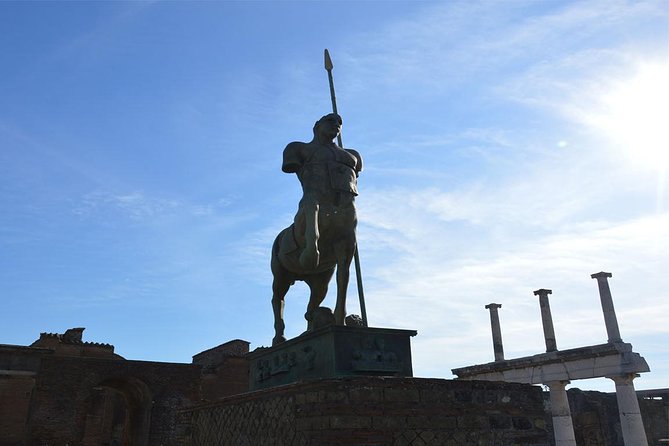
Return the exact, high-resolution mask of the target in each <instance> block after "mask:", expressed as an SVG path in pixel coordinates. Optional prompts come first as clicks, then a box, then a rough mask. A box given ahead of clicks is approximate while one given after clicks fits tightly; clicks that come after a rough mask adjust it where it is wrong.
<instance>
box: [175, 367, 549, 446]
mask: <svg viewBox="0 0 669 446" xmlns="http://www.w3.org/2000/svg"><path fill="white" fill-rule="evenodd" d="M180 418H181V421H180V423H181V425H180V429H181V432H182V438H181V439H180V444H183V445H190V446H205V445H206V446H208V445H212V444H216V445H234V446H236V445H270V444H271V445H275V446H280V445H286V446H287V445H291V446H292V445H295V446H300V445H313V446H316V445H317V446H328V445H333V446H334V445H357V446H363V445H366V446H372V445H379V446H380V445H383V446H388V445H397V446H408V445H412V446H418V445H453V446H456V445H457V446H463V445H481V444H484V445H498V446H506V445H509V446H510V445H519V444H522V445H525V446H533V445H534V446H539V445H549V444H550V441H551V440H550V434H549V431H548V428H547V418H546V413H545V411H544V404H543V398H542V394H541V389H540V388H538V387H533V386H529V385H524V384H511V383H494V382H482V381H452V380H442V379H420V378H379V377H355V378H342V379H328V380H320V381H312V382H303V383H298V384H291V385H287V386H281V387H277V388H273V389H267V390H262V391H258V392H252V393H247V394H244V395H238V396H234V397H230V398H226V399H223V400H221V401H219V402H217V403H210V404H205V405H200V406H197V407H194V408H189V409H186V410H183V411H182V412H181V417H180Z"/></svg>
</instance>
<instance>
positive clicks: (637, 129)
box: [0, 0, 669, 391]
mask: <svg viewBox="0 0 669 446" xmlns="http://www.w3.org/2000/svg"><path fill="white" fill-rule="evenodd" d="M0 29H2V32H1V33H0V54H2V56H1V58H0V60H2V69H1V70H0V207H1V208H2V212H1V213H0V295H1V296H2V299H3V311H2V313H1V314H0V342H2V343H6V344H23V345H25V344H29V343H31V342H32V341H34V340H35V339H36V338H37V337H38V335H39V333H40V332H43V331H47V332H61V333H62V332H63V331H64V330H65V329H67V328H69V327H75V326H83V327H86V328H87V330H86V332H85V335H84V336H85V339H87V340H90V341H97V342H108V343H112V344H114V345H115V346H116V351H117V352H118V353H119V354H121V355H123V356H124V357H126V358H128V359H146V360H157V361H170V362H190V359H191V356H192V355H194V354H196V353H198V352H200V351H202V350H204V349H207V348H210V347H212V346H215V345H218V344H220V343H222V342H225V341H228V340H230V339H235V338H241V339H245V340H248V341H250V342H251V343H252V348H255V347H258V346H261V345H268V344H269V343H270V342H271V338H272V336H273V331H272V314H271V306H270V298H271V295H270V294H271V290H270V285H271V274H270V271H269V250H270V247H271V244H272V241H273V238H274V236H275V235H276V233H278V231H279V230H280V229H281V228H283V227H285V226H287V225H288V224H290V222H291V220H292V216H293V214H294V212H295V210H296V207H297V201H298V200H299V197H300V188H299V183H298V181H297V179H296V178H295V177H294V175H286V174H284V173H282V172H281V170H280V165H281V153H282V150H283V148H284V147H285V145H286V144H287V143H288V142H290V141H294V140H301V141H306V140H309V139H310V138H311V127H312V125H313V122H314V121H315V120H316V119H318V118H319V117H320V116H322V115H323V114H326V113H328V112H329V110H330V98H329V92H328V85H327V76H326V72H325V70H324V69H323V60H322V58H323V49H324V48H329V50H330V52H331V54H332V57H333V61H334V65H335V68H334V75H335V84H336V87H337V97H338V105H339V111H340V113H341V114H342V116H343V119H344V128H343V141H344V145H345V146H347V147H352V148H356V149H357V150H358V151H360V152H361V153H362V155H363V157H364V159H365V171H364V172H363V173H362V175H361V177H360V180H359V189H360V196H359V198H358V201H357V203H358V212H359V219H360V223H359V228H358V237H359V247H360V256H361V261H362V267H363V276H364V281H365V290H366V297H367V311H368V315H369V320H370V324H371V325H372V326H384V327H397V328H407V329H416V330H418V332H419V335H418V336H417V337H416V338H414V339H413V352H414V372H415V374H416V375H417V376H429V377H446V378H449V377H451V376H452V375H451V373H450V369H451V368H455V367H461V366H466V365H471V364H476V363H483V362H488V361H490V360H492V359H493V353H492V345H491V344H492V343H491V339H490V328H489V318H488V313H487V310H485V309H484V305H486V304H488V303H490V302H497V303H501V304H502V305H503V307H502V309H501V310H500V318H501V323H502V334H503V339H504V344H505V353H506V357H507V358H513V357H519V356H524V355H530V354H535V353H539V352H542V351H544V349H545V347H544V341H543V335H542V329H541V323H540V317H539V308H538V299H537V298H536V297H535V296H533V294H532V291H533V290H536V289H538V288H551V289H552V290H553V295H552V297H551V307H552V312H553V319H554V325H555V330H556V337H557V344H558V348H561V349H565V348H573V347H579V346H583V345H589V344H598V343H603V342H605V341H606V331H605V328H604V323H603V316H602V312H601V308H600V306H599V297H598V292H597V286H596V282H595V281H594V280H592V279H590V274H592V273H595V272H598V271H601V270H604V271H610V272H612V273H613V278H612V279H611V281H610V284H611V289H612V292H613V298H614V303H615V306H616V309H617V313H618V320H619V324H620V329H621V334H622V337H623V339H624V340H625V341H627V342H631V343H632V344H633V345H634V347H635V351H637V352H639V353H641V354H642V355H643V356H644V357H645V358H646V359H647V361H648V362H649V364H650V366H651V369H652V372H651V373H649V374H644V375H643V376H642V377H641V378H639V379H637V380H636V382H635V384H636V387H637V388H638V389H644V388H658V387H667V385H668V382H669V355H668V353H669V347H668V345H669V343H668V342H667V341H668V340H669V339H668V335H669V324H667V323H666V315H667V314H669V296H668V294H667V293H668V291H667V290H669V274H667V269H668V266H669V199H668V198H667V196H668V195H669V186H668V185H667V182H666V173H667V168H668V167H669V138H668V136H667V128H668V125H667V124H668V122H667V119H668V117H669V110H668V105H667V104H669V91H668V90H669V87H668V83H667V81H666V79H669V3H667V2H665V1H658V2H632V1H630V2H626V1H588V2H563V1H560V2H557V1H521V0H517V1H516V0H514V1H503V2H502V1H483V2H472V1H467V2H417V1H412V2H402V1H392V2H380V1H367V2H327V1H318V2H310V1H301V2H197V3H194V2H188V3H187V2H2V3H0ZM350 289H351V293H350V297H349V305H348V306H349V312H350V313H358V312H359V310H358V305H357V302H356V300H357V296H356V293H355V290H354V284H353V283H352V284H351V288H350ZM306 300H307V289H306V286H304V284H298V285H297V286H295V287H294V288H293V289H292V290H291V292H290V293H289V295H288V298H287V303H286V318H287V323H288V328H287V335H288V336H290V337H292V336H296V335H298V334H299V333H301V332H302V331H303V330H304V329H305V322H304V319H303V313H304V309H305V307H306ZM326 304H327V305H330V306H334V302H333V301H332V298H329V299H328V300H326ZM573 385H574V386H577V387H580V388H583V389H589V388H593V389H599V390H606V391H612V390H613V383H612V382H610V381H607V380H591V381H581V382H578V383H574V384H573Z"/></svg>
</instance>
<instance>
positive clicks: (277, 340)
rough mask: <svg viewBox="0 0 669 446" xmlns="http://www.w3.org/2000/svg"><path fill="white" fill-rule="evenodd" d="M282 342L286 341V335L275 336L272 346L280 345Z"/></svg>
mask: <svg viewBox="0 0 669 446" xmlns="http://www.w3.org/2000/svg"><path fill="white" fill-rule="evenodd" d="M282 342H286V337H285V336H274V339H272V347H274V346H275V345H279V344H281V343H282Z"/></svg>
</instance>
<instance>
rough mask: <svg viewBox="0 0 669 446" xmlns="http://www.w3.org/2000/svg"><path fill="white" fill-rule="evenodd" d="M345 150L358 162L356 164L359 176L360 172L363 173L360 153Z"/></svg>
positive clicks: (356, 171)
mask: <svg viewBox="0 0 669 446" xmlns="http://www.w3.org/2000/svg"><path fill="white" fill-rule="evenodd" d="M344 150H346V151H347V152H348V153H350V154H351V155H353V156H354V157H355V159H356V161H357V162H356V163H355V174H356V176H357V175H359V174H360V172H362V156H360V153H359V152H358V151H357V150H354V149H344Z"/></svg>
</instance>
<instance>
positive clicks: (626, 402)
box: [609, 374, 648, 446]
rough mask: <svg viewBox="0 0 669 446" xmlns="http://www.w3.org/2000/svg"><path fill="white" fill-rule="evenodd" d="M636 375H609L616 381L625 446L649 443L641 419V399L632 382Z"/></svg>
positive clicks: (644, 445) (639, 445) (638, 445)
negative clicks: (638, 397)
mask: <svg viewBox="0 0 669 446" xmlns="http://www.w3.org/2000/svg"><path fill="white" fill-rule="evenodd" d="M636 376H637V375H635V374H629V375H620V376H609V378H611V379H612V380H613V382H615V383H616V399H617V400H618V413H619V414H620V427H621V429H622V431H623V441H624V442H625V446H641V445H643V446H646V445H647V444H648V439H647V438H646V430H645V429H644V427H643V420H642V419H641V409H639V400H638V399H637V396H636V391H635V390H634V383H633V382H632V381H633V380H634V378H636Z"/></svg>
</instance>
